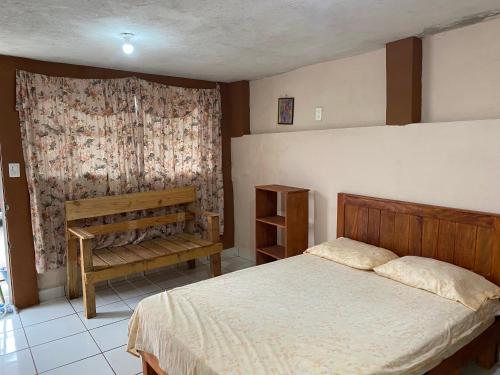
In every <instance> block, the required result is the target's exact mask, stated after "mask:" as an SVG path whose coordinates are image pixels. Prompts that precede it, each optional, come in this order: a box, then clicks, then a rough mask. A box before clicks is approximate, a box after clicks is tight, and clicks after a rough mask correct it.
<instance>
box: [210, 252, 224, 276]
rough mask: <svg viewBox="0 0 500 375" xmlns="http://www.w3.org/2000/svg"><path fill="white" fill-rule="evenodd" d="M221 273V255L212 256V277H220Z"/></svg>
mask: <svg viewBox="0 0 500 375" xmlns="http://www.w3.org/2000/svg"><path fill="white" fill-rule="evenodd" d="M221 273H222V270H221V261H220V253H217V254H213V255H210V276H212V277H216V276H220V275H221Z"/></svg>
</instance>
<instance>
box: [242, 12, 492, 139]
mask: <svg viewBox="0 0 500 375" xmlns="http://www.w3.org/2000/svg"><path fill="white" fill-rule="evenodd" d="M498 40H500V18H498V19H493V20H490V21H486V22H482V23H478V24H475V25H472V26H468V27H464V28H461V29H456V30H451V31H448V32H444V33H440V34H435V35H432V36H429V37H426V38H424V40H423V70H422V121H423V122H443V121H461V120H477V119H491V118H500V43H498ZM385 80H386V74H385V49H381V50H377V51H374V52H370V53H366V54H363V55H359V56H354V57H349V58H345V59H341V60H335V61H330V62H325V63H321V64H316V65H311V66H307V67H304V68H301V69H297V70H294V71H291V72H288V73H284V74H279V75H276V76H272V77H268V78H265V79H260V80H256V81H252V82H250V128H251V132H252V133H253V134H257V133H274V132H282V131H299V130H312V129H330V128H342V127H360V126H374V125H382V124H385V106H386V83H385ZM285 94H286V95H288V96H290V97H295V120H294V125H292V126H283V125H277V112H278V110H277V106H278V98H279V97H280V96H284V95H285ZM316 106H319V107H323V108H324V119H323V121H321V122H317V121H315V120H314V108H315V107H316Z"/></svg>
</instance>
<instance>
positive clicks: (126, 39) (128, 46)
mask: <svg viewBox="0 0 500 375" xmlns="http://www.w3.org/2000/svg"><path fill="white" fill-rule="evenodd" d="M121 35H122V37H123V45H122V50H123V52H125V53H126V54H127V55H130V54H131V53H132V52H134V46H133V45H132V43H131V41H130V40H131V39H132V37H133V36H134V34H132V33H122V34H121Z"/></svg>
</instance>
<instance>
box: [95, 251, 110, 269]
mask: <svg viewBox="0 0 500 375" xmlns="http://www.w3.org/2000/svg"><path fill="white" fill-rule="evenodd" d="M92 263H93V265H94V269H95V270H100V269H104V268H108V267H109V264H108V263H106V262H105V261H104V260H102V259H101V258H99V255H97V254H95V253H94V254H93V255H92Z"/></svg>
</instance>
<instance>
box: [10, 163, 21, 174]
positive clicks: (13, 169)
mask: <svg viewBox="0 0 500 375" xmlns="http://www.w3.org/2000/svg"><path fill="white" fill-rule="evenodd" d="M9 177H21V168H20V167H19V163H9Z"/></svg>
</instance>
